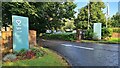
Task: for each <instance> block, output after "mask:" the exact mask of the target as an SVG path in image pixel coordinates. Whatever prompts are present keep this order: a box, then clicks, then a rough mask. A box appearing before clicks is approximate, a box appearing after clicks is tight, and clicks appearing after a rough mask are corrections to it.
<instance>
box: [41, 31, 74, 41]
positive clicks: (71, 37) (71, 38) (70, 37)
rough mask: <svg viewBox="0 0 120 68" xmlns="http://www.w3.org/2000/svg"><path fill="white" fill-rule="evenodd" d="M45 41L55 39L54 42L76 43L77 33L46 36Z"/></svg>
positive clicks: (44, 36)
mask: <svg viewBox="0 0 120 68" xmlns="http://www.w3.org/2000/svg"><path fill="white" fill-rule="evenodd" d="M43 38H44V39H53V40H65V41H74V40H76V34H75V33H64V34H44V35H43Z"/></svg>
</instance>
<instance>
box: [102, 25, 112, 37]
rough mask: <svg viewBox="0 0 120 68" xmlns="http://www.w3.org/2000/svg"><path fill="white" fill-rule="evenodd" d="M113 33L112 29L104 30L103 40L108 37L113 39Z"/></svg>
mask: <svg viewBox="0 0 120 68" xmlns="http://www.w3.org/2000/svg"><path fill="white" fill-rule="evenodd" d="M112 33H113V30H112V28H105V27H104V28H102V39H105V38H107V37H111V36H112Z"/></svg>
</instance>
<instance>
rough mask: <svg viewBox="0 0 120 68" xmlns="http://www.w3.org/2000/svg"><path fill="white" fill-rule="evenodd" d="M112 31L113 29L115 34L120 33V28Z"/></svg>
mask: <svg viewBox="0 0 120 68" xmlns="http://www.w3.org/2000/svg"><path fill="white" fill-rule="evenodd" d="M112 29H113V32H115V33H120V28H112Z"/></svg>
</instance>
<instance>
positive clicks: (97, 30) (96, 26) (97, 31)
mask: <svg viewBox="0 0 120 68" xmlns="http://www.w3.org/2000/svg"><path fill="white" fill-rule="evenodd" d="M101 26H102V23H94V26H93V28H94V33H95V36H96V38H97V39H99V40H100V39H101Z"/></svg>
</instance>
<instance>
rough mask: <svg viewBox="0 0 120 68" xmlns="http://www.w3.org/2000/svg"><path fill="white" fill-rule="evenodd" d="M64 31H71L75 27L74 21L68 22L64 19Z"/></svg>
mask: <svg viewBox="0 0 120 68" xmlns="http://www.w3.org/2000/svg"><path fill="white" fill-rule="evenodd" d="M62 28H63V29H64V30H65V29H71V30H73V29H74V28H75V25H74V20H73V19H72V20H69V19H66V22H65V26H63V27H62Z"/></svg>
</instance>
